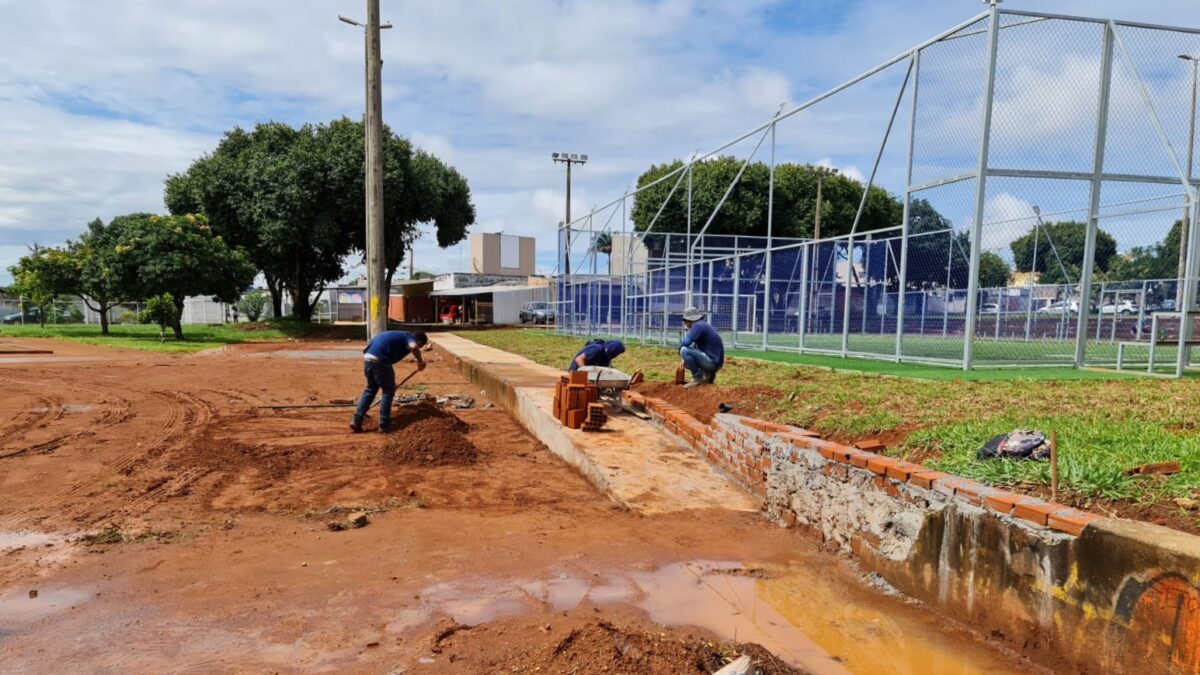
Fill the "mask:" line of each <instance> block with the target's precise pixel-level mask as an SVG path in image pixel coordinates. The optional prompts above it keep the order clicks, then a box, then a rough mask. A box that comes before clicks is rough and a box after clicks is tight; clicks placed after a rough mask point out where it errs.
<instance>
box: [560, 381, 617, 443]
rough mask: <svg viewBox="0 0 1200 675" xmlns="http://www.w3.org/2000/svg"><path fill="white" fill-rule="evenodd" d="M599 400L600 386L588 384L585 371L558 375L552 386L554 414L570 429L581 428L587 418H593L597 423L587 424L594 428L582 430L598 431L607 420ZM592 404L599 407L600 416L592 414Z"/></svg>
mask: <svg viewBox="0 0 1200 675" xmlns="http://www.w3.org/2000/svg"><path fill="white" fill-rule="evenodd" d="M599 401H600V388H599V387H597V386H596V385H594V384H588V379H587V372H586V371H582V370H576V371H574V372H572V373H570V374H569V375H563V376H562V377H560V378H559V380H558V383H557V384H556V385H555V387H554V416H555V417H556V418H557V419H558V421H559V422H561V423H562V425H563V426H565V427H570V428H572V429H580V428H583V427H584V425H585V423H587V421H588V420H589V419H593V420H594V421H598V422H599V424H598V425H596V424H592V425H589V426H591V427H595V428H587V429H584V430H585V431H599V430H600V428H601V427H603V426H604V424H605V423H606V422H608V416H607V415H605V414H604V406H603V405H601V404H600V403H599ZM593 405H596V406H599V407H600V416H594V415H593V413H592V412H591V411H592V406H593Z"/></svg>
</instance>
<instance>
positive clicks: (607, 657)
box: [434, 618, 805, 675]
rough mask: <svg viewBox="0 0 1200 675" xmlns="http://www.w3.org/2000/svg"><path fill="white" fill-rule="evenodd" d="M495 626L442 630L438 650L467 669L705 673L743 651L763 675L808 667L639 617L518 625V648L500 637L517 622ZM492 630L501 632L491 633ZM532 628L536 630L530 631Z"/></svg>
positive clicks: (794, 673)
mask: <svg viewBox="0 0 1200 675" xmlns="http://www.w3.org/2000/svg"><path fill="white" fill-rule="evenodd" d="M497 628H498V627H497V626H494V625H492V626H490V625H487V624H485V625H481V626H477V627H475V628H464V627H461V626H456V627H453V628H451V629H448V630H443V631H442V632H441V636H440V639H438V641H437V644H436V646H435V649H434V651H435V652H436V653H440V654H442V655H443V656H446V657H449V660H450V661H451V662H452V663H454V664H455V665H456V666H466V669H467V670H470V669H471V668H473V667H484V668H485V670H486V672H548V673H578V674H580V675H584V674H587V673H606V674H610V675H611V674H612V673H630V674H632V673H637V674H638V675H681V674H686V673H697V674H699V673H704V674H705V675H707V674H708V673H714V672H716V671H718V670H720V669H721V668H722V667H723V666H724V665H725V664H727V663H728V662H729V661H731V660H733V659H735V658H737V657H738V656H739V655H741V654H748V655H750V657H751V659H752V660H753V661H754V665H755V668H756V670H754V671H752V672H755V673H760V674H761V675H799V674H802V673H804V672H805V671H802V670H799V669H796V668H794V667H792V666H789V665H788V664H786V663H784V662H783V661H782V660H780V659H779V658H778V657H776V656H774V655H772V654H771V653H770V652H769V651H768V650H767V649H765V648H764V647H761V646H759V645H755V644H746V645H743V644H718V643H716V642H713V641H709V640H705V639H703V638H702V637H699V636H696V635H690V634H680V633H679V631H677V630H675V629H668V628H663V627H661V626H654V625H646V624H641V622H638V623H635V624H626V625H620V624H616V623H613V622H609V621H605V620H603V619H598V618H591V619H589V620H587V621H585V622H581V623H578V624H576V625H575V626H574V627H572V628H570V629H569V630H565V631H564V630H562V629H558V630H555V629H553V628H552V627H550V626H545V627H543V628H541V629H534V630H533V631H520V635H519V640H517V642H519V643H520V648H516V649H511V651H510V649H508V648H506V647H508V646H509V645H508V644H504V646H501V644H503V643H502V642H501V640H504V641H505V642H508V643H512V642H513V640H512V638H513V635H512V633H513V632H514V631H513V628H514V627H512V626H509V627H507V628H508V630H504V631H503V633H502V634H501V633H499V632H498V631H497ZM656 629H658V630H656ZM664 631H666V632H664ZM493 632H497V634H496V635H491V633H493ZM529 632H533V633H535V635H529V634H528V633H529ZM539 633H540V635H538V634H539ZM493 642H497V643H500V644H493ZM485 647H486V648H485ZM497 647H499V649H497ZM485 655H486V656H485ZM477 659H480V660H477ZM485 661H486V663H485Z"/></svg>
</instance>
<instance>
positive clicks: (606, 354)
mask: <svg viewBox="0 0 1200 675" xmlns="http://www.w3.org/2000/svg"><path fill="white" fill-rule="evenodd" d="M624 353H625V343H624V342H621V341H620V340H609V341H608V342H605V341H604V340H589V341H588V343H587V344H585V345H584V346H583V349H580V350H579V351H578V352H575V358H573V359H571V365H570V366H568V367H567V370H568V371H571V372H574V371H576V370H579V369H580V368H582V367H584V366H596V367H599V368H610V367H612V361H613V359H615V358H617V357H618V356H620V355H621V354H624Z"/></svg>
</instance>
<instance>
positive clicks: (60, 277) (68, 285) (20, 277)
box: [8, 244, 76, 327]
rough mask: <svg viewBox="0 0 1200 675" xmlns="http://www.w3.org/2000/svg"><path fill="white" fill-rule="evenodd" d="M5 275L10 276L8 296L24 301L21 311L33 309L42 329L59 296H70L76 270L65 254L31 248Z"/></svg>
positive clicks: (42, 248)
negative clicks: (11, 280)
mask: <svg viewBox="0 0 1200 675" xmlns="http://www.w3.org/2000/svg"><path fill="white" fill-rule="evenodd" d="M8 271H9V272H10V273H12V276H13V284H12V287H11V288H10V290H11V292H13V293H15V294H17V295H18V296H20V297H21V299H22V300H23V302H22V305H23V306H22V308H21V311H26V307H27V306H29V307H36V308H37V310H38V323H40V324H41V325H42V326H43V327H44V326H45V325H46V315H47V314H49V313H50V312H51V311H52V310H53V308H54V302H55V300H57V299H58V296H60V295H64V294H67V293H70V292H71V290H72V287H73V279H74V276H75V272H76V268H75V263H74V260H73V259H72V257H71V255H70V254H69V253H68V252H67V251H65V250H63V249H59V248H48V247H45V246H39V245H37V244H34V245H33V246H31V247H30V248H29V253H28V254H26V255H24V256H21V258H20V259H19V260H17V264H15V265H13V266H11V267H9V268H8Z"/></svg>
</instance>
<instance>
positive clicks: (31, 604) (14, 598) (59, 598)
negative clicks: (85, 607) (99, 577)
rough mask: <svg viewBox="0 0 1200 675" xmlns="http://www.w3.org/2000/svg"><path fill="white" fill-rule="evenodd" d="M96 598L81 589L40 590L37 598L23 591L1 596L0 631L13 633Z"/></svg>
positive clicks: (27, 591)
mask: <svg viewBox="0 0 1200 675" xmlns="http://www.w3.org/2000/svg"><path fill="white" fill-rule="evenodd" d="M93 597H95V596H94V595H93V594H92V593H91V592H89V591H85V590H83V589H81V588H71V587H69V586H68V587H64V588H56V589H38V592H37V597H36V598H31V597H29V590H27V589H21V590H17V591H12V592H10V593H6V594H4V595H0V630H2V631H5V632H10V633H11V632H13V631H14V630H15V629H18V628H20V627H21V626H22V625H23V624H27V623H30V622H33V621H37V620H38V619H43V618H45V617H48V616H51V615H53V614H57V613H58V612H62V611H64V610H68V609H70V608H72V607H77V606H79V605H82V604H83V603H85V602H87V601H88V600H90V599H92V598H93Z"/></svg>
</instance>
